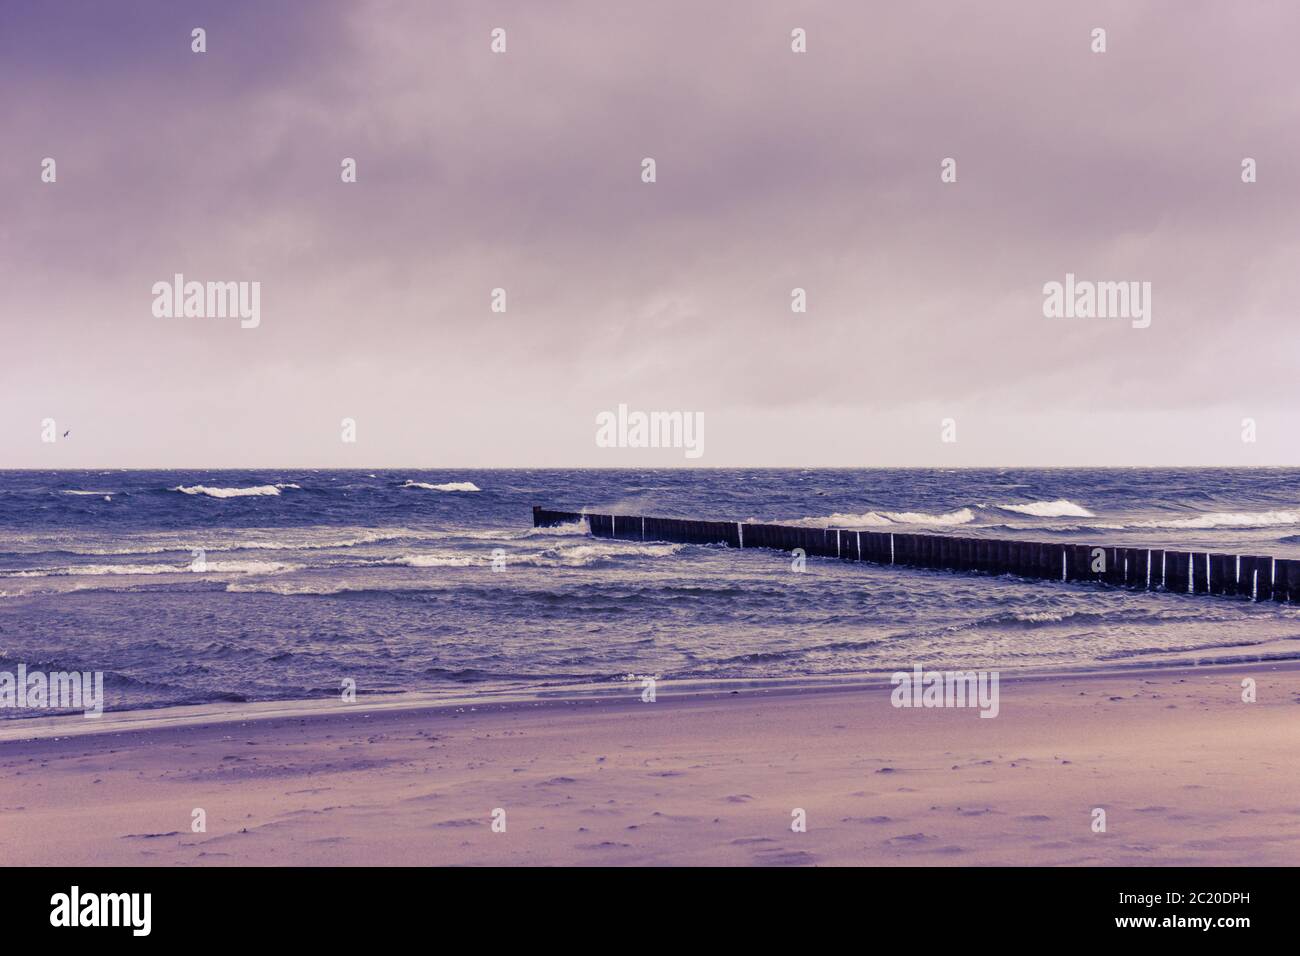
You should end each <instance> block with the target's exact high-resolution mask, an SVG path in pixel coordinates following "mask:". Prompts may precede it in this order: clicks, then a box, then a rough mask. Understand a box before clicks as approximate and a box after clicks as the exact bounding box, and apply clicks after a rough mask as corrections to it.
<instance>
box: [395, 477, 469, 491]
mask: <svg viewBox="0 0 1300 956" xmlns="http://www.w3.org/2000/svg"><path fill="white" fill-rule="evenodd" d="M402 487H403V488H423V489H424V490H425V491H482V490H483V489H482V488H480V487H479V486H478V485H476V484H474V482H472V481H449V482H447V483H446V484H444V485H431V484H428V483H427V482H423V481H411V480H410V479H407V481H406V483H405V484H404V485H402Z"/></svg>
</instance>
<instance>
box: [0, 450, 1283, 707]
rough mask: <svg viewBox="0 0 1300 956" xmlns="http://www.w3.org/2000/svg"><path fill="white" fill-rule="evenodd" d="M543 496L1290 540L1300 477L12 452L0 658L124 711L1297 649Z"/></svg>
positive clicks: (688, 512) (1138, 535) (1042, 667)
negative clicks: (42, 464)
mask: <svg viewBox="0 0 1300 956" xmlns="http://www.w3.org/2000/svg"><path fill="white" fill-rule="evenodd" d="M533 505H542V506H543V507H546V508H551V509H556V510H563V511H583V510H588V511H594V512H601V513H607V512H613V513H622V514H633V515H657V516H668V517H683V518H699V519H708V520H733V521H749V520H755V521H765V522H778V523H797V524H803V525H809V526H833V527H849V528H870V529H893V530H897V531H926V532H934V533H953V534H962V535H991V536H997V537H1023V538H1026V539H1034V540H1042V541H1054V540H1061V541H1068V542H1072V543H1096V544H1099V545H1109V544H1119V545H1127V546H1150V547H1177V548H1186V549H1198V550H1199V549H1206V550H1215V551H1226V552H1230V553H1246V554H1257V555H1273V556H1275V557H1300V471H1298V470H1294V469H1256V470H1249V469H1231V470H1223V469H1213V470H1210V469H1104V470H1087V469H1050V470H1027V469H989V470H943V469H906V470H897V469H678V470H652V471H632V470H606V469H600V470H583V469H559V470H418V469H399V470H356V471H353V470H302V469H293V468H284V469H262V470H255V471H225V470H215V471H53V472H49V471H0V671H10V672H13V671H15V669H16V668H17V666H18V665H19V664H23V665H25V666H26V668H27V670H28V671H29V672H30V671H33V670H40V671H45V672H55V671H81V672H93V671H98V672H102V673H103V675H104V688H105V695H106V697H107V707H106V709H108V710H123V709H139V708H158V707H170V706H180V705H194V704H208V703H215V702H232V703H240V702H252V701H289V700H310V699H314V698H327V697H338V696H339V695H340V688H341V687H343V686H344V682H345V681H353V682H355V686H356V689H357V694H358V695H359V696H374V697H378V696H380V695H395V694H403V693H408V694H409V693H423V694H431V693H432V694H435V695H436V694H438V693H443V692H446V693H453V692H454V693H455V694H456V695H458V696H459V697H461V698H463V697H465V696H469V697H471V698H472V697H473V696H474V695H476V694H489V693H498V692H510V691H529V692H546V691H547V689H549V688H559V687H566V686H572V685H602V686H605V685H608V686H619V685H620V683H622V684H627V683H628V682H635V683H636V686H637V687H638V688H639V687H640V686H642V685H641V682H642V681H644V679H645V678H647V677H653V678H655V680H656V681H657V682H659V683H660V686H668V685H669V684H670V683H679V684H681V685H682V686H709V685H712V684H717V685H719V686H727V685H728V684H733V685H734V683H735V682H749V683H752V682H763V681H788V680H794V679H797V680H814V681H815V680H838V679H844V678H848V677H853V676H854V675H868V674H869V675H876V674H888V673H890V672H892V671H895V670H910V669H912V668H913V667H914V666H915V665H917V664H920V665H922V666H923V667H926V668H932V667H933V668H948V667H952V668H975V667H979V668H985V669H998V670H1000V671H1001V672H1004V673H1005V672H1007V671H1012V672H1016V671H1023V672H1025V673H1030V672H1040V671H1049V672H1050V671H1080V670H1102V669H1110V668H1124V667H1130V668H1131V667H1135V666H1141V667H1147V666H1152V665H1186V664H1205V663H1214V662H1226V661H1241V660H1251V661H1254V660H1263V661H1271V660H1285V659H1290V658H1294V657H1296V656H1297V655H1300V608H1298V607H1292V606H1287V605H1278V604H1274V603H1270V602H1261V603H1254V602H1251V601H1248V600H1233V599H1226V598H1204V597H1202V598H1196V597H1188V596H1184V595H1171V594H1164V593H1159V592H1150V593H1148V592H1132V591H1128V590H1124V589H1122V588H1110V587H1106V586H1102V585H1094V584H1067V583H1061V582H1044V581H1026V580H1021V579H1018V578H1015V577H1012V576H1000V577H993V576H980V575H975V574H953V573H947V572H941V571H926V570H914V569H904V568H891V567H880V566H875V565H870V564H859V563H849V562H840V561H836V560H834V559H822V558H816V557H813V558H809V559H808V560H807V562H806V565H804V566H803V567H802V568H800V567H799V566H798V563H797V562H796V561H794V560H793V559H792V556H791V555H789V554H785V553H781V552H773V551H763V550H756V549H746V550H737V549H729V548H727V547H725V546H714V545H710V546H701V545H691V544H671V543H657V542H632V541H617V540H607V539H597V538H593V537H591V536H590V534H589V533H588V532H587V529H586V527H585V525H584V524H583V523H576V524H573V525H569V526H565V527H560V528H542V529H534V528H533V527H532V517H531V508H532V506H533ZM45 715H46V714H45V713H42V712H36V711H32V710H30V709H15V708H8V709H0V718H21V717H29V716H45Z"/></svg>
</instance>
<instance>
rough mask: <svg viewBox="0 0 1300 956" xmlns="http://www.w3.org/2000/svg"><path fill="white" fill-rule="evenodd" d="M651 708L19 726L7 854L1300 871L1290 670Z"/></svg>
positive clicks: (793, 691) (37, 857) (321, 713)
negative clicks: (942, 703) (1248, 698)
mask: <svg viewBox="0 0 1300 956" xmlns="http://www.w3.org/2000/svg"><path fill="white" fill-rule="evenodd" d="M1247 677H1249V678H1253V679H1254V680H1255V681H1256V682H1257V685H1258V701H1257V702H1255V703H1243V702H1242V699H1241V695H1242V688H1241V681H1242V679H1243V678H1247ZM639 695H640V687H639V685H635V686H633V685H629V687H628V689H627V693H626V695H621V696H614V697H607V698H604V699H599V700H582V699H547V700H530V701H523V702H514V703H502V704H485V705H482V706H475V707H474V708H473V709H471V708H470V707H468V706H466V707H454V706H450V707H449V706H432V707H431V706H427V705H424V706H401V707H395V706H392V705H391V702H390V703H388V704H380V702H373V701H372V702H367V701H365V700H364V699H362V700H359V701H358V702H357V703H355V704H350V705H347V706H342V705H340V706H337V707H333V708H325V709H317V710H307V711H303V712H302V713H292V715H288V714H286V712H285V711H284V709H283V708H276V709H275V710H274V711H273V715H272V716H266V717H264V718H262V719H232V717H235V716H237V715H238V714H239V713H240V712H239V711H238V710H232V711H231V712H230V713H229V714H225V713H207V714H205V715H204V716H202V717H201V718H196V719H193V720H191V721H190V722H188V723H186V722H179V723H178V722H175V721H173V720H169V719H168V715H167V714H166V713H165V712H155V713H152V714H143V715H133V717H139V718H140V719H138V720H133V721H132V722H130V724H129V726H130V727H131V729H122V728H123V726H125V725H124V723H123V722H122V720H121V719H120V718H118V719H117V722H116V723H114V724H112V725H110V724H108V723H105V724H104V725H102V726H101V727H98V728H91V727H89V726H88V725H92V724H94V722H93V721H85V720H82V719H81V718H78V717H73V718H67V719H63V723H61V724H58V725H56V726H62V727H68V728H69V729H75V730H76V731H78V733H76V734H74V735H72V736H66V737H63V736H60V737H57V738H52V737H43V738H40V739H34V740H22V739H13V738H14V735H15V734H20V733H22V731H20V730H16V729H14V727H13V726H12V724H11V723H10V722H5V725H4V726H3V731H4V734H5V735H6V736H7V737H8V738H9V739H0V844H2V845H3V848H4V855H5V861H6V863H7V864H9V865H23V864H62V865H101V864H103V865H106V864H124V865H162V866H171V865H211V864H217V865H219V864H250V865H260V864H303V865H322V866H339V865H349V864H401V865H412V866H422V865H444V864H469V865H474V864H526V865H571V864H581V865H592V864H597V865H600V864H613V865H662V864H705V865H753V864H757V865H806V864H820V865H855V864H870V865H891V864H907V865H960V866H969V865H986V864H1013V865H1018V864H1035V865H1093V864H1113V865H1160V864H1227V865H1296V864H1300V669H1297V667H1296V666H1295V665H1293V664H1289V663H1287V664H1281V663H1257V664H1248V665H1237V666H1217V667H1198V668H1188V669H1180V670H1168V669H1156V670H1144V671H1138V670H1134V671H1125V672H1122V673H1111V674H1106V675H1070V676H1050V677H1037V678H1027V679H1015V680H1013V679H1011V678H1009V677H1008V676H1007V675H1006V673H1005V672H1004V674H1003V679H1002V683H1001V707H1000V713H999V716H998V717H996V718H995V719H985V718H980V717H979V715H978V712H977V711H976V710H969V709H968V710H961V709H928V710H922V709H899V708H895V707H893V706H892V705H891V703H890V688H889V687H888V686H887V685H882V684H881V683H879V682H876V683H874V684H862V685H857V684H849V685H832V686H820V687H818V686H788V687H775V688H766V689H761V690H755V689H746V690H741V691H739V692H735V693H733V692H728V691H723V692H709V693H691V694H676V693H674V692H673V688H672V685H671V684H661V685H660V688H659V694H658V699H657V701H656V702H654V703H643V702H642V701H641V700H640V696H639ZM105 720H106V721H107V720H108V718H107V717H106V718H105ZM42 724H43V725H46V726H48V725H49V721H42ZM198 808H201V809H202V810H203V811H204V813H205V815H206V832H194V831H193V830H192V821H193V819H194V810H195V809H198ZM1094 808H1101V809H1104V810H1105V811H1106V831H1105V832H1094V812H1093V811H1094ZM497 809H500V810H503V811H504V821H505V828H504V832H495V831H494V829H493V827H492V822H493V811H494V810H497ZM797 809H801V810H803V811H804V813H805V815H806V820H807V831H806V832H803V833H797V832H793V831H792V829H791V822H792V820H793V819H794V817H793V816H792V813H793V811H795V810H797ZM498 817H500V814H498Z"/></svg>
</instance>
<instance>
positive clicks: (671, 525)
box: [533, 506, 1300, 604]
mask: <svg viewBox="0 0 1300 956" xmlns="http://www.w3.org/2000/svg"><path fill="white" fill-rule="evenodd" d="M575 521H586V522H587V524H588V526H589V528H590V530H591V533H592V535H594V536H595V537H598V538H618V539H621V540H626V541H671V542H681V543H685V544H725V545H727V546H728V547H732V548H770V549H775V550H780V551H795V550H802V551H803V552H804V554H806V555H810V556H817V557H827V558H840V559H842V560H846V561H870V562H873V563H875V564H893V565H899V566H901V567H910V568H930V569H933V570H941V571H967V572H977V573H984V574H1012V575H1016V576H1018V577H1022V578H1037V579H1040V580H1044V581H1091V582H1101V583H1105V584H1111V585H1115V586H1117V587H1128V588H1135V589H1137V590H1144V591H1167V592H1169V593H1172V594H1210V595H1222V596H1225V597H1240V598H1247V599H1250V600H1255V601H1277V602H1282V603H1290V604H1300V560H1296V559H1287V558H1274V557H1270V556H1268V555H1254V554H1250V555H1247V554H1222V553H1214V552H1205V551H1180V550H1166V549H1160V548H1129V547H1107V546H1100V545H1091V544H1066V543H1061V542H1051V543H1048V542H1041V541H1013V540H1004V539H997V538H969V537H958V536H956V535H947V534H899V533H897V532H892V531H861V530H854V529H847V528H804V527H794V526H791V525H775V524H753V523H749V522H737V521H689V520H683V519H680V518H651V517H642V516H639V515H602V514H589V513H585V512H583V513H580V512H572V511H548V510H546V509H544V508H541V507H539V506H534V507H533V526H534V527H539V528H540V527H553V526H556V525H561V524H570V523H572V522H575Z"/></svg>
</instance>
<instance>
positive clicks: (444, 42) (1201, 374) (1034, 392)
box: [0, 0, 1300, 468]
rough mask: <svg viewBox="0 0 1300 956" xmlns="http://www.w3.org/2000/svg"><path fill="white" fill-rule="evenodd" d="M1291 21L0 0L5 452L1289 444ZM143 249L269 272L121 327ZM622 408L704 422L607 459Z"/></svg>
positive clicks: (1267, 11) (248, 460)
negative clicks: (192, 308)
mask: <svg viewBox="0 0 1300 956" xmlns="http://www.w3.org/2000/svg"><path fill="white" fill-rule="evenodd" d="M196 27H201V28H203V29H204V30H205V31H206V52H202V53H196V52H193V50H192V43H193V40H192V33H191V31H192V30H193V29H194V28H196ZM496 28H501V29H503V30H505V42H506V49H505V52H504V53H496V52H493V50H492V48H491V44H492V31H493V30H494V29H496ZM1098 28H1101V29H1104V30H1105V41H1106V49H1105V52H1095V51H1094V46H1095V45H1096V41H1095V40H1094V36H1093V31H1094V30H1096V29H1098ZM796 29H801V30H803V31H805V34H806V52H803V53H796V52H794V51H793V50H792V48H791V46H792V38H791V37H792V31H793V30H796ZM1297 35H1300V6H1297V5H1296V4H1294V3H1291V2H1269V0H1257V2H1252V3H1250V4H1237V5H1233V4H1228V3H1222V2H1205V3H1200V2H1188V0H1161V2H1134V0H1123V2H1114V3H1107V2H1095V3H1088V4H1080V3H1073V2H1043V0H1016V2H1002V0H988V2H981V3H968V2H958V0H946V2H935V0H921V2H909V3H905V4H904V3H851V4H850V3H844V2H796V0H788V2H776V0H694V2H681V0H657V2H655V3H632V2H611V0H580V2H578V0H575V2H568V0H549V2H546V3H537V2H490V0H487V2H485V0H439V2H436V3H428V2H416V0H409V2H366V0H359V2H358V0H352V2H313V3H297V2H276V3H265V2H232V0H221V2H187V3H184V4H180V3H175V2H174V0H159V2H117V0H115V2H103V0H93V2H61V3H57V4H50V3H39V2H35V0H10V2H6V3H5V4H3V5H2V6H0V88H3V89H4V90H5V94H4V95H3V96H0V282H2V283H3V293H2V294H0V327H2V329H3V333H4V334H3V340H2V341H3V349H2V350H0V467H3V468H45V467H48V468H78V467H88V468H116V467H206V468H216V467H270V466H277V465H282V466H298V467H382V466H390V467H397V466H405V467H417V466H418V467H429V468H443V467H445V468H452V467H469V468H476V467H488V466H501V467H511V466H518V467H551V466H554V467H569V466H573V467H577V466H592V467H640V466H657V467H701V466H703V467H719V466H782V467H785V466H810V467H811V466H901V465H915V466H933V467H965V466H1013V465H1042V466H1062V467H1067V466H1084V465H1089V466H1102V465H1116V466H1122V465H1215V466H1218V465H1229V466H1230V465H1241V466H1248V465H1298V464H1300V429H1298V428H1297V423H1296V418H1295V414H1294V412H1295V409H1296V407H1297V399H1298V398H1300V375H1298V374H1297V366H1298V365H1300V363H1298V362H1297V359H1300V325H1298V324H1297V322H1296V308H1297V302H1300V295H1298V294H1297V292H1298V291H1300V290H1297V284H1298V283H1300V278H1297V276H1298V275H1300V270H1297V268H1296V266H1297V262H1300V215H1298V213H1300V202H1298V200H1300V67H1297V65H1296V62H1295V56H1294V38H1295V37H1296V36H1297ZM647 157H649V158H653V159H654V161H655V181H654V182H644V181H643V173H642V169H643V163H642V161H643V160H644V159H645V158H647ZM46 158H52V159H54V160H55V164H56V166H55V173H56V178H55V181H54V182H45V181H43V178H42V175H43V165H42V164H43V161H44V160H45V159H46ZM345 158H352V159H355V161H356V170H357V175H356V182H346V183H345V182H343V181H342V175H341V163H342V161H343V160H344V159H345ZM948 158H951V159H953V160H955V162H956V181H955V182H944V181H943V178H942V176H941V172H942V166H941V164H942V163H943V161H944V160H945V159H948ZM1246 158H1251V159H1253V160H1254V161H1255V165H1256V181H1255V182H1251V183H1246V182H1243V181H1242V163H1243V160H1244V159H1246ZM177 273H180V274H182V275H183V276H184V277H185V279H186V280H193V281H199V282H208V281H213V282H226V281H238V282H250V283H251V282H257V283H259V284H260V285H259V289H260V316H259V318H260V322H259V324H258V325H257V327H256V328H242V327H241V323H240V322H239V321H238V319H230V318H212V317H197V316H191V317H184V316H181V317H174V318H171V317H159V316H157V315H155V309H154V304H155V301H154V299H155V297H154V292H153V291H152V290H153V288H154V285H155V283H158V282H168V283H170V282H171V281H172V277H173V276H174V275H175V274H177ZM1067 274H1074V275H1075V276H1077V277H1078V279H1080V280H1093V281H1108V282H1110V281H1122V282H1130V281H1132V282H1149V283H1150V289H1151V300H1150V305H1151V313H1150V320H1151V321H1150V325H1149V327H1146V328H1136V327H1134V325H1133V323H1132V322H1130V321H1128V320H1127V319H1125V318H1122V317H1120V318H1102V317H1094V318H1073V319H1061V318H1048V317H1045V316H1044V309H1043V305H1044V292H1043V289H1044V285H1045V284H1046V283H1050V282H1062V283H1063V282H1064V281H1065V277H1066V275H1067ZM795 288H801V289H804V290H805V291H806V299H807V311H806V312H794V311H792V309H791V302H792V299H791V290H793V289H795ZM494 289H504V290H505V293H506V298H505V301H506V310H505V311H504V312H494V311H493V310H492V308H491V305H492V296H493V290H494ZM619 405H626V406H627V407H628V408H629V409H630V410H632V411H638V410H639V411H645V412H651V411H680V412H683V413H686V414H689V415H692V416H700V417H702V419H703V423H704V428H703V442H702V445H701V448H700V451H701V453H700V454H699V455H698V457H694V456H692V457H688V456H687V455H686V454H685V453H684V451H683V449H681V448H657V449H641V448H627V447H601V446H600V445H598V444H597V442H596V434H597V427H596V426H597V416H599V415H600V414H601V413H602V412H606V411H613V410H616V409H617V408H618V406H619ZM344 419H351V420H352V421H354V422H355V441H345V440H343V439H344V437H345V435H344V429H343V420H344ZM1245 419H1250V420H1251V422H1253V430H1254V435H1253V437H1254V439H1255V440H1254V441H1244V440H1243V432H1244V429H1243V420H1245ZM47 420H52V421H53V422H54V423H55V426H54V428H53V429H51V428H50V426H49V425H48V421H47ZM51 430H52V431H54V432H56V433H57V435H58V440H57V441H54V442H47V441H43V440H42V437H43V433H44V434H45V435H46V437H48V433H49V432H50V431H51ZM64 431H67V432H68V435H67V437H66V438H65V437H63V432H64ZM945 439H949V440H945ZM953 439H955V440H953Z"/></svg>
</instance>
